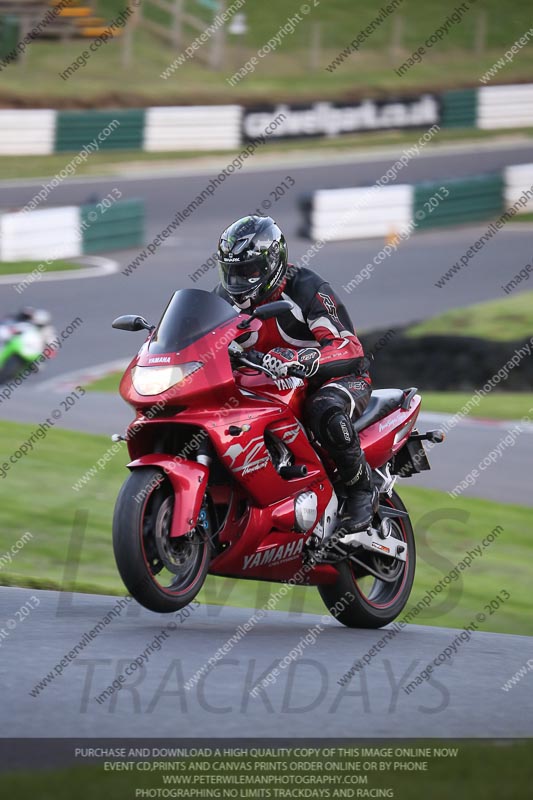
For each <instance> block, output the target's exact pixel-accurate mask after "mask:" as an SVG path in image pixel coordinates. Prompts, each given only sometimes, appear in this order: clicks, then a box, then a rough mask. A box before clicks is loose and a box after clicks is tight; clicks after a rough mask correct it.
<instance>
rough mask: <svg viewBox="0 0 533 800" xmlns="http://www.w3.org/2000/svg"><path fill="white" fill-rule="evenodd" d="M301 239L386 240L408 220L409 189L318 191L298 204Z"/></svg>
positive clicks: (371, 188) (402, 187) (409, 207)
mask: <svg viewBox="0 0 533 800" xmlns="http://www.w3.org/2000/svg"><path fill="white" fill-rule="evenodd" d="M300 207H301V210H302V212H303V214H304V231H303V233H304V235H306V233H307V235H309V236H311V238H312V239H327V240H328V241H333V240H339V239H361V238H369V237H372V236H386V235H387V234H388V233H389V232H390V231H391V230H393V229H398V228H401V227H403V226H405V225H407V224H408V222H409V220H410V219H411V214H412V208H413V187H412V186H404V185H398V186H380V187H375V188H374V187H361V188H357V189H329V190H323V191H317V192H315V193H314V194H313V195H311V196H309V195H308V196H307V197H304V198H303V199H302V201H301V205H300Z"/></svg>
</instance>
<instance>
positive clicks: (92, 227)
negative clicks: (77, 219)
mask: <svg viewBox="0 0 533 800" xmlns="http://www.w3.org/2000/svg"><path fill="white" fill-rule="evenodd" d="M95 216H96V219H95ZM81 221H82V226H81V227H82V231H83V252H84V253H101V252H104V251H106V250H120V249H126V248H129V247H137V246H139V245H141V244H142V243H143V241H144V206H143V203H142V202H141V201H140V200H123V201H122V202H120V203H115V204H114V205H112V206H111V207H110V208H108V209H107V211H106V212H105V213H104V214H99V213H98V206H93V205H85V206H82V207H81Z"/></svg>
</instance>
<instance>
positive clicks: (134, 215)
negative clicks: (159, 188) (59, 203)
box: [0, 200, 144, 261]
mask: <svg viewBox="0 0 533 800" xmlns="http://www.w3.org/2000/svg"><path fill="white" fill-rule="evenodd" d="M143 229H144V205H143V202H142V201H141V200H122V201H117V202H116V203H114V204H113V205H112V206H110V207H109V208H107V209H104V211H102V209H101V206H99V205H94V206H63V207H59V208H50V209H42V210H38V211H26V212H23V211H16V212H7V213H0V260H1V261H23V260H26V259H29V260H38V261H41V260H43V259H47V258H50V259H58V258H74V257H76V256H81V255H85V254H89V253H99V252H105V251H109V250H119V249H125V248H129V247H137V246H139V245H141V244H142V243H143V238H144V234H143Z"/></svg>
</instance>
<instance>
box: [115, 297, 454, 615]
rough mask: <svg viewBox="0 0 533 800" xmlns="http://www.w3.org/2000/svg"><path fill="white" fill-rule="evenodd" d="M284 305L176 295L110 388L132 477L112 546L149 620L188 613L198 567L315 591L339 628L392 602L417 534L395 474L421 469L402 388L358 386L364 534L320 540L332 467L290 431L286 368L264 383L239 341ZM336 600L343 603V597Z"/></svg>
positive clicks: (333, 506)
mask: <svg viewBox="0 0 533 800" xmlns="http://www.w3.org/2000/svg"><path fill="white" fill-rule="evenodd" d="M290 308H291V303H290V302H288V301H286V300H282V301H278V302H273V303H268V304H266V305H263V306H260V307H258V308H257V309H256V310H255V311H254V312H253V313H252V314H251V315H248V314H245V313H238V312H237V311H236V310H235V308H233V307H232V306H230V305H229V304H228V303H227V302H225V301H224V300H223V299H222V298H220V297H218V296H217V295H214V294H211V293H208V292H205V291H201V290H198V289H181V290H179V291H177V292H175V294H174V295H173V296H172V298H171V300H170V302H169V304H168V306H167V308H166V310H165V312H164V314H163V316H162V318H161V321H160V322H159V324H158V325H157V327H154V326H151V325H149V324H148V323H147V322H146V320H145V319H144V318H143V317H140V316H135V315H127V316H123V317H119V318H118V319H116V320H115V321H114V322H113V327H115V328H118V329H121V330H129V331H138V330H143V329H146V330H147V331H148V337H147V339H146V341H145V343H144V344H143V346H142V347H141V349H140V351H139V352H138V354H137V355H136V356H135V358H134V359H133V360H132V362H131V363H130V365H129V366H128V368H127V369H126V371H125V373H124V376H123V378H122V381H121V384H120V394H121V396H122V397H123V399H124V400H126V401H127V402H128V403H129V404H131V405H132V406H133V408H134V409H135V414H136V416H135V419H134V420H133V422H132V423H131V424H130V426H129V428H128V430H127V432H126V435H125V436H119V435H115V437H114V439H115V440H118V439H126V440H127V443H128V449H129V454H130V457H131V462H130V463H129V464H128V468H129V470H130V471H131V474H130V476H129V477H128V478H127V480H126V482H125V483H124V485H123V487H122V489H121V491H120V494H119V496H118V499H117V503H116V508H115V514H114V520H113V546H114V553H115V558H116V562H117V566H118V570H119V572H120V575H121V577H122V579H123V581H124V584H125V585H126V587H127V589H128V591H129V592H130V593H131V595H132V596H133V597H134V598H135V599H136V600H138V602H139V603H141V604H142V605H143V606H145V607H146V608H148V609H151V610H152V611H156V612H173V611H176V610H178V609H180V608H183V607H184V606H186V605H187V604H189V603H190V602H191V601H192V600H193V599H194V598H195V597H196V595H197V594H198V592H199V591H200V589H201V587H202V584H203V583H204V581H205V578H206V576H207V575H208V574H210V575H219V576H225V577H231V578H246V579H254V580H263V581H278V582H282V583H286V582H291V583H294V584H296V585H305V586H316V587H317V588H318V591H319V592H320V595H321V597H322V599H323V600H324V603H325V604H326V606H327V607H328V609H329V610H330V611H331V613H332V614H333V615H334V616H335V617H336V618H337V619H338V620H339V621H340V622H342V623H343V624H345V625H348V626H350V627H369V628H376V627H380V626H382V625H385V624H387V623H389V622H391V621H392V620H393V619H395V617H397V616H398V614H400V612H401V611H402V609H403V607H404V606H405V604H406V602H407V599H408V597H409V593H410V591H411V587H412V584H413V579H414V574H415V560H416V556H415V540H414V535H413V528H412V525H411V521H410V519H409V515H408V512H407V510H406V509H405V507H404V505H403V503H402V501H401V500H400V497H399V496H398V494H397V492H396V491H395V490H394V484H395V481H396V479H397V477H398V476H399V475H400V476H403V477H408V476H409V475H413V474H414V473H416V472H419V471H420V470H422V469H429V463H428V461H427V458H426V454H425V452H424V446H423V440H424V439H426V440H430V441H441V440H442V438H443V436H442V434H441V433H440V432H439V431H430V432H427V433H425V434H419V433H417V431H416V430H415V423H416V419H417V417H418V413H419V411H420V403H421V398H420V396H419V395H418V394H417V390H416V389H415V388H411V389H405V390H402V389H380V390H377V391H374V392H373V393H372V398H371V400H370V403H369V405H368V407H367V409H366V410H365V412H364V414H363V415H362V416H361V417H360V419H358V420H357V422H356V423H355V428H356V429H357V431H358V432H359V434H360V437H361V445H362V447H363V449H364V451H365V455H366V458H367V461H368V463H369V464H370V466H371V468H372V470H373V478H374V481H375V484H376V486H377V488H378V490H379V498H380V502H379V506H378V508H377V512H376V514H375V517H374V520H373V523H372V526H371V527H370V528H369V530H368V531H363V532H361V533H353V534H351V535H350V536H348V537H346V539H345V540H343V541H342V542H338V541H337V540H336V538H335V537H333V538H331V534H332V532H333V530H334V529H335V527H336V525H337V519H338V516H339V515H340V514H341V512H342V504H343V502H344V497H343V494H342V486H341V485H340V483H339V481H338V478H337V475H336V470H335V464H334V463H332V462H331V461H330V459H329V456H328V455H327V453H326V452H325V451H324V450H323V449H322V448H321V446H320V444H319V443H318V442H316V441H312V440H311V438H310V434H309V433H308V432H307V431H306V429H305V427H304V425H303V423H302V412H303V403H304V400H305V397H306V391H307V382H306V380H305V379H304V378H302V377H301V373H300V372H299V369H300V368H299V367H294V368H291V369H292V374H291V375H290V376H289V377H287V378H283V379H276V377H275V376H274V375H272V373H270V372H269V370H268V369H267V368H265V367H263V365H262V363H261V361H262V354H259V353H257V351H253V350H252V351H250V350H244V349H243V348H242V347H241V346H240V344H239V341H238V340H239V338H240V337H242V336H243V335H244V334H249V333H250V332H254V331H258V330H259V329H260V326H261V325H262V324H263V320H265V319H269V318H272V317H276V316H281V315H283V314H286V313H289V312H290ZM346 598H351V599H349V601H346Z"/></svg>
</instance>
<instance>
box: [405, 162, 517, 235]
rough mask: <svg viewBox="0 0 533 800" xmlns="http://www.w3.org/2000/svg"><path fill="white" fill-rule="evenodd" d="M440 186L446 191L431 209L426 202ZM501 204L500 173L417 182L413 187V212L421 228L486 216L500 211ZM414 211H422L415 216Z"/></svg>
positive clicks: (473, 219) (452, 223)
mask: <svg viewBox="0 0 533 800" xmlns="http://www.w3.org/2000/svg"><path fill="white" fill-rule="evenodd" d="M442 186H444V187H445V188H446V189H447V190H448V194H447V196H446V197H444V199H443V200H439V201H438V203H436V204H435V206H434V207H431V206H430V208H432V210H431V211H430V210H429V208H428V205H427V204H428V203H429V201H430V199H431V198H432V197H433V196H434V195H436V193H437V192H439V190H440V189H441V187H442ZM441 194H442V192H441ZM503 206H504V194H503V176H502V175H481V176H479V177H475V178H465V179H455V180H446V181H438V182H427V183H419V184H417V185H416V186H415V187H414V206H413V213H414V217H415V219H417V220H418V222H417V227H418V228H420V229H422V228H435V227H437V226H440V225H460V224H461V223H465V222H475V221H477V220H480V219H488V218H489V217H491V216H496V215H497V214H498V213H501V212H502V211H503ZM417 212H421V213H419V215H418V217H417Z"/></svg>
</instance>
